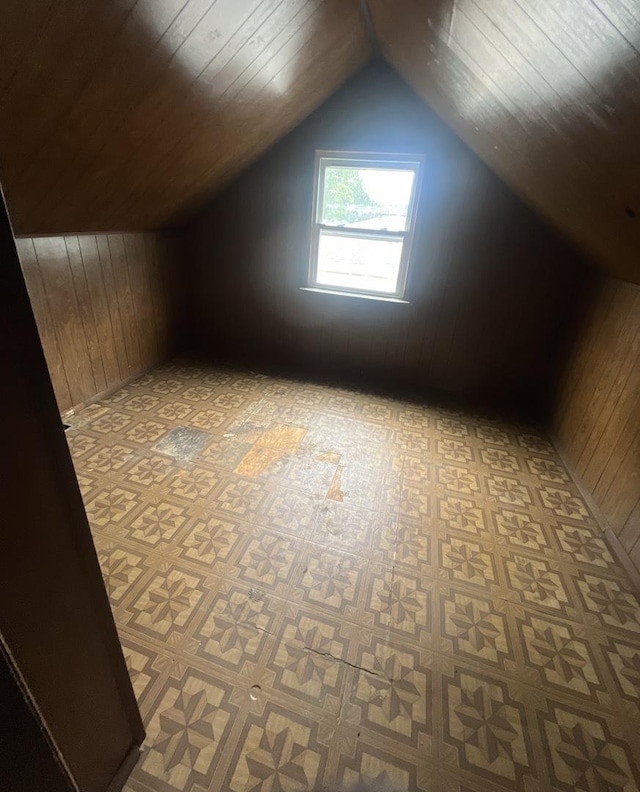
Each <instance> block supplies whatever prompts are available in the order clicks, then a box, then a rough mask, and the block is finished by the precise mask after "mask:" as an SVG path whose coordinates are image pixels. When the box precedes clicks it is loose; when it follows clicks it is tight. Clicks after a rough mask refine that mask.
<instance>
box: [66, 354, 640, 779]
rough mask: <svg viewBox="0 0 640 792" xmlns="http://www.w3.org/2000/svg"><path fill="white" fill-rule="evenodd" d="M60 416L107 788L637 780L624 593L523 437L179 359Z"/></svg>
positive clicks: (635, 607) (639, 631) (582, 517)
mask: <svg viewBox="0 0 640 792" xmlns="http://www.w3.org/2000/svg"><path fill="white" fill-rule="evenodd" d="M70 424H71V428H70V429H69V430H68V431H67V433H66V437H67V439H68V442H69V447H70V449H71V453H72V457H73V461H74V465H75V468H76V472H77V475H78V481H79V483H80V487H81V491H82V494H83V498H84V500H85V504H86V508H87V514H88V517H89V521H90V524H91V528H92V532H93V535H94V541H95V545H96V550H97V553H98V557H99V561H100V565H101V568H102V573H103V577H104V580H105V586H106V588H107V591H108V594H109V597H110V601H111V605H112V609H113V613H114V617H115V620H116V627H117V629H118V633H119V635H120V639H121V642H122V646H123V651H124V655H125V660H126V662H127V666H128V668H129V671H130V675H131V679H132V683H133V687H134V691H135V694H136V696H137V698H138V702H139V704H140V708H141V713H142V716H143V719H144V722H145V724H146V727H147V740H146V743H145V748H144V751H143V754H142V757H141V760H140V762H139V763H138V766H137V767H136V769H135V771H134V773H133V775H132V777H131V779H130V780H129V782H128V784H127V787H126V789H127V792H204V790H208V791H209V792H218V791H219V792H223V791H224V792H226V791H227V790H234V791H237V792H240V791H242V792H246V790H254V791H255V792H273V791H274V790H287V791H289V790H291V791H292V792H293V791H294V790H295V792H302V791H303V790H311V789H325V790H336V789H340V790H344V789H350V788H352V787H354V786H355V785H356V784H359V783H361V784H363V785H364V788H365V789H367V790H370V789H376V790H391V789H392V790H394V792H399V791H401V790H421V792H513V791H514V790H520V791H521V792H547V791H548V790H552V791H553V790H558V791H559V792H573V790H579V791H580V792H596V790H597V791H598V792H604V790H618V792H632V790H637V789H639V788H640V779H639V777H638V773H639V767H640V762H639V760H638V757H640V708H639V707H638V704H639V703H640V605H639V603H638V599H637V597H636V595H635V593H634V591H633V589H632V587H631V585H630V583H629V581H628V579H627V577H626V575H625V572H624V570H623V569H622V567H621V566H620V565H619V563H618V562H617V561H616V559H615V558H614V556H613V555H612V554H611V552H610V549H609V548H608V546H607V543H606V541H605V540H604V537H603V535H602V532H601V530H600V528H599V526H598V524H597V523H596V521H595V519H594V517H593V515H592V514H591V511H590V509H589V507H588V505H587V504H586V503H585V502H584V500H583V499H582V497H581V496H580V493H579V491H578V489H577V488H576V486H575V484H574V483H573V481H572V479H571V476H570V475H569V473H568V472H567V470H566V468H565V466H564V465H563V463H562V461H561V459H560V458H559V457H558V455H557V454H556V452H555V450H554V448H553V446H552V445H551V443H550V442H549V440H548V439H547V438H546V437H545V436H543V435H542V434H541V433H540V432H539V431H537V430H535V429H532V428H530V427H527V426H519V425H510V424H509V423H507V422H503V421H499V420H496V419H495V418H487V417H486V416H482V415H476V414H472V413H465V412H463V411H460V410H450V409H444V408H439V407H429V406H427V405H421V404H414V403H410V402H408V401H400V400H397V401H396V400H393V399H388V398H382V397H380V396H377V395H373V394H367V393H361V392H356V391H349V390H346V389H342V388H334V387H329V386H323V385H318V384H313V383H304V382H297V381H293V380H289V379H286V378H283V377H269V376H265V375H261V374H252V373H249V372H240V371H233V370H227V369H220V368H215V367H211V366H206V365H201V364H196V363H193V362H190V361H188V360H176V361H173V362H171V363H169V364H167V365H165V366H163V367H160V368H158V369H156V370H154V371H152V372H150V373H149V374H147V375H145V376H144V377H141V378H140V379H139V380H137V381H136V382H133V383H130V384H129V385H127V386H126V387H125V388H123V389H121V390H120V391H118V392H116V393H115V394H113V395H112V396H110V397H109V398H107V399H104V400H103V401H101V402H99V403H97V404H95V405H91V406H89V407H87V408H85V409H84V410H81V411H79V412H78V413H77V414H76V415H73V416H72V417H71V419H70Z"/></svg>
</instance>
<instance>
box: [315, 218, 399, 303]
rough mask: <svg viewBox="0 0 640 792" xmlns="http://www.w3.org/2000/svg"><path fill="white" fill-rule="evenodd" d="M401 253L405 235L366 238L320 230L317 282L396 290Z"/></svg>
mask: <svg viewBox="0 0 640 792" xmlns="http://www.w3.org/2000/svg"><path fill="white" fill-rule="evenodd" d="M401 256H402V239H371V238H364V239H363V238H358V237H354V236H351V235H348V234H340V233H336V234H334V233H331V232H330V231H321V232H320V242H319V246H318V270H317V276H316V278H317V283H318V285H319V286H338V287H339V288H341V289H354V290H355V289H357V290H359V291H375V292H382V293H384V294H394V293H395V291H396V289H397V286H398V273H399V271H400V257H401Z"/></svg>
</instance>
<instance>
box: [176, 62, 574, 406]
mask: <svg viewBox="0 0 640 792" xmlns="http://www.w3.org/2000/svg"><path fill="white" fill-rule="evenodd" d="M317 149H324V150H347V151H348V150H356V151H358V150H359V151H374V152H375V151H401V152H407V153H412V154H424V155H425V167H424V172H423V177H424V181H423V184H422V189H421V200H420V205H419V208H418V219H417V228H416V236H415V240H414V247H413V256H412V264H411V265H410V269H409V279H408V285H407V297H408V300H409V301H410V304H409V305H403V304H396V303H388V302H380V301H372V300H366V299H362V298H354V297H345V296H333V295H330V294H318V293H312V292H306V291H301V289H300V287H302V286H305V285H306V278H307V271H308V269H307V268H308V261H309V227H310V218H311V203H312V185H313V176H314V173H313V169H314V156H315V151H316V150H317ZM186 233H187V236H188V237H189V238H190V239H191V243H192V245H193V252H192V254H191V259H192V267H191V268H190V270H189V271H190V272H191V274H192V275H193V280H192V282H191V285H190V298H189V299H190V305H191V307H192V311H191V314H192V318H193V323H194V336H195V338H196V339H197V341H198V343H199V344H200V346H201V347H202V348H203V350H205V351H206V352H208V353H210V354H216V355H219V356H224V357H227V358H229V359H232V360H245V361H247V362H250V363H251V364H252V365H257V366H261V367H263V368H264V367H265V366H274V365H278V366H280V367H284V366H286V367H288V368H289V369H290V370H292V371H294V372H295V373H296V374H301V373H302V372H313V373H316V374H317V373H320V374H322V375H340V376H342V377H349V378H350V379H352V380H355V381H363V380H364V379H365V378H367V379H370V380H374V381H376V382H377V383H384V384H386V385H387V386H390V387H398V388H405V389H407V388H412V389H415V390H417V391H419V392H421V393H424V392H425V390H427V389H428V390H432V391H439V392H442V393H446V394H448V395H453V396H455V397H459V398H461V399H475V400H476V401H478V400H483V401H485V402H489V403H491V404H494V405H495V404H497V403H501V404H503V405H507V406H510V407H514V406H515V405H520V406H524V405H526V407H527V408H528V409H530V410H532V411H535V412H538V413H539V412H542V411H543V409H544V404H545V399H546V394H547V387H548V382H549V379H550V376H551V372H552V371H553V366H554V358H555V355H556V350H557V347H558V343H559V341H560V340H561V339H562V335H563V328H564V327H565V320H568V318H569V317H570V316H571V313H572V311H573V310H574V309H575V305H576V302H577V301H576V292H577V291H579V289H578V286H577V283H578V279H579V277H580V275H581V273H582V263H581V262H580V261H579V259H578V258H577V256H576V255H575V254H574V252H573V251H572V250H571V249H570V248H569V247H568V246H567V245H566V244H565V243H563V242H562V240H560V239H559V238H558V237H557V235H555V233H554V232H553V231H551V230H550V229H549V228H548V227H547V226H546V225H545V224H544V223H543V222H541V221H539V220H538V219H537V218H536V217H535V216H534V215H533V213H532V212H531V211H530V210H529V209H527V208H526V207H525V206H524V205H523V204H522V203H521V202H520V201H519V200H518V199H517V198H515V197H514V196H513V194H512V193H511V192H510V191H509V190H508V188H507V187H506V186H505V185H504V184H503V183H502V182H501V181H500V180H499V179H498V178H496V177H495V176H494V175H493V174H492V173H491V172H490V171H489V169H488V168H487V167H486V166H485V165H484V164H483V163H482V162H481V161H480V160H479V159H478V158H477V157H476V156H475V155H474V154H473V153H472V152H471V151H470V150H469V149H468V148H467V147H466V146H464V144H462V143H461V142H460V141H459V139H458V138H456V137H455V135H453V134H452V133H451V132H450V131H449V130H448V128H447V127H445V126H444V124H442V122H441V121H440V120H439V119H438V118H437V116H435V114H434V113H432V112H430V111H429V110H428V109H427V108H426V107H425V105H424V103H423V102H421V101H420V100H419V98H418V97H416V96H415V94H414V93H413V92H412V91H411V90H410V89H409V88H408V87H407V86H406V84H404V83H403V82H402V81H401V80H400V79H399V78H398V77H397V75H395V74H394V73H393V72H392V71H391V70H390V69H389V68H388V67H386V66H385V65H383V64H374V65H372V66H370V67H368V68H367V69H366V70H365V71H364V72H362V73H361V74H360V75H358V76H357V77H356V78H354V79H353V80H352V81H351V82H350V83H349V84H348V85H347V86H345V87H344V88H343V89H342V91H340V92H339V93H338V94H337V95H336V96H335V97H334V98H333V99H332V100H331V101H330V102H329V103H327V104H326V105H325V106H324V107H322V108H321V109H320V110H319V111H317V112H316V113H315V114H314V115H313V116H312V117H311V118H310V119H308V120H307V121H306V122H305V123H304V124H303V125H301V126H300V127H299V128H298V129H297V130H295V131H294V132H293V133H292V134H291V135H290V136H289V138H287V139H286V140H285V141H283V142H282V143H281V144H279V145H278V146H277V147H276V148H274V149H273V150H272V151H271V152H270V153H269V154H268V155H267V156H266V157H265V158H264V159H263V160H261V162H260V163H258V165H256V166H254V168H253V169H252V170H251V171H249V172H248V173H247V174H245V175H244V176H243V177H242V178H241V179H240V180H239V181H237V182H236V183H235V184H233V185H232V186H231V187H230V188H229V189H227V190H226V191H225V192H224V193H222V194H221V195H220V196H219V198H218V199H217V200H215V201H214V202H213V203H212V204H211V205H210V206H209V207H208V208H207V209H206V210H205V211H203V213H202V214H201V215H200V217H199V218H197V219H196V220H194V222H193V223H192V224H191V225H190V226H189V227H188V228H187V231H186Z"/></svg>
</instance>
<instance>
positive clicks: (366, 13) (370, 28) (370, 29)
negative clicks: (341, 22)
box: [360, 0, 382, 57]
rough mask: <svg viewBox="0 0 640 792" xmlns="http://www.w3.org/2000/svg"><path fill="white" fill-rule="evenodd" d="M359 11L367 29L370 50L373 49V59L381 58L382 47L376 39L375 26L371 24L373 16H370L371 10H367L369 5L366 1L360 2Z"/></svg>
mask: <svg viewBox="0 0 640 792" xmlns="http://www.w3.org/2000/svg"><path fill="white" fill-rule="evenodd" d="M360 10H361V11H362V16H363V18H364V26H365V28H366V29H367V34H368V36H369V41H370V43H371V48H372V49H373V55H374V57H375V56H381V55H382V47H381V45H380V39H379V38H378V34H377V33H376V26H375V24H374V22H373V15H372V14H371V9H370V8H369V3H368V2H367V0H360Z"/></svg>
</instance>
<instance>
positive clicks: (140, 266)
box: [17, 234, 180, 411]
mask: <svg viewBox="0 0 640 792" xmlns="http://www.w3.org/2000/svg"><path fill="white" fill-rule="evenodd" d="M174 245H175V242H174V240H173V238H172V237H171V236H170V235H168V234H165V235H161V234H99V235H93V234H87V235H79V236H78V235H73V236H55V237H32V238H30V237H29V238H26V237H25V238H21V239H18V240H17V247H18V252H19V255H20V260H21V263H22V268H23V272H24V276H25V280H26V283H27V287H28V289H29V295H30V297H31V300H32V305H33V310H34V314H35V317H36V321H37V323H38V330H39V332H40V338H41V341H42V346H43V349H44V353H45V356H46V359H47V363H48V365H49V371H50V374H51V378H52V382H53V386H54V390H55V393H56V398H57V400H58V406H59V408H60V410H61V411H65V410H68V409H70V408H71V407H77V406H79V405H81V404H83V403H85V402H87V401H89V400H91V399H92V398H93V397H95V396H97V395H98V394H101V393H104V392H105V391H108V390H112V389H114V388H116V387H117V386H118V385H120V384H121V383H122V382H124V381H125V380H127V379H129V378H131V377H133V376H135V375H136V374H140V373H142V372H143V371H145V370H146V369H148V368H151V367H152V366H154V365H156V364H158V363H159V362H161V361H162V360H163V359H165V358H166V357H167V356H168V355H170V354H171V353H172V352H173V351H175V349H176V346H177V345H178V344H179V332H180V331H179V327H180V319H179V313H180V307H179V304H178V301H177V299H176V295H177V293H178V290H179V285H176V283H175V277H174V273H173V270H174V269H175V267H176V264H177V257H176V250H175V247H174Z"/></svg>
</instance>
